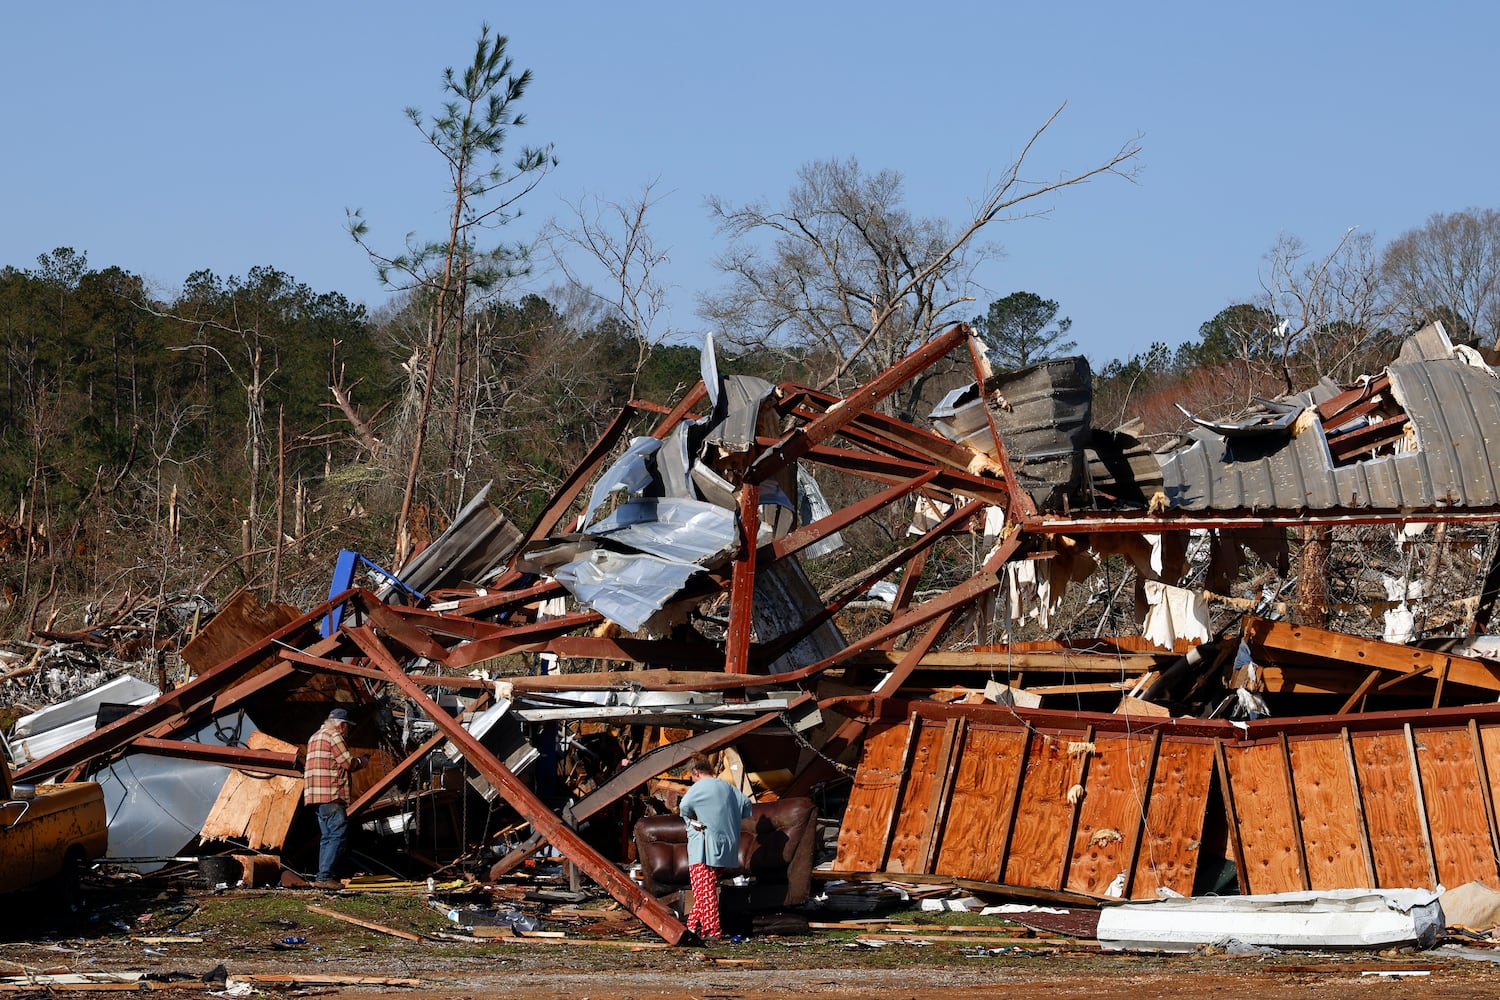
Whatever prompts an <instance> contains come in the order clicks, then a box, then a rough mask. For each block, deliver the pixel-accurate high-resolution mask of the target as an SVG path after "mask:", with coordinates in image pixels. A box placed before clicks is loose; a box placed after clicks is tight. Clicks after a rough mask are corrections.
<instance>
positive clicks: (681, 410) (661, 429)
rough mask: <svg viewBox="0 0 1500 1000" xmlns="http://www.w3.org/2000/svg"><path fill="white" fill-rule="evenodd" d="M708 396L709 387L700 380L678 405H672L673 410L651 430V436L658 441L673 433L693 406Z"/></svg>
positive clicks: (691, 410)
mask: <svg viewBox="0 0 1500 1000" xmlns="http://www.w3.org/2000/svg"><path fill="white" fill-rule="evenodd" d="M707 396H708V387H707V386H705V385H704V384H703V383H702V382H701V381H700V382H699V383H698V384H697V385H695V386H693V387H692V388H691V389H689V390H688V392H687V395H686V396H683V397H682V400H681V401H680V402H679V403H678V404H677V405H676V406H674V407H672V412H670V413H668V414H667V415H666V416H665V417H663V418H662V419H661V422H660V423H658V424H657V425H656V429H655V430H653V431H652V432H651V436H652V437H654V438H656V439H657V440H658V441H660V440H661V439H662V438H665V437H666V436H667V435H668V434H670V433H672V428H674V427H676V426H677V425H678V424H680V423H682V422H683V421H684V420H685V419H687V417H688V415H689V414H691V413H692V412H693V407H695V406H697V405H698V404H699V403H701V402H703V400H704V399H705V398H706V397H707Z"/></svg>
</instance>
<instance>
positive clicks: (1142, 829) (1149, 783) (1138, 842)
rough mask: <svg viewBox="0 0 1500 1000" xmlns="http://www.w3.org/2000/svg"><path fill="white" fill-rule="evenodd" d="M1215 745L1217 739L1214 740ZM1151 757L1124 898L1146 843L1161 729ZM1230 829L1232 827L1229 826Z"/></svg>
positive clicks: (1153, 741) (1132, 887) (1131, 888)
mask: <svg viewBox="0 0 1500 1000" xmlns="http://www.w3.org/2000/svg"><path fill="white" fill-rule="evenodd" d="M1215 744H1216V745H1217V741H1215ZM1150 752H1151V759H1150V760H1148V761H1147V762H1146V773H1145V775H1144V777H1143V778H1142V780H1141V796H1140V801H1141V815H1140V818H1139V819H1138V820H1137V821H1136V824H1135V830H1134V832H1132V833H1131V842H1130V854H1129V861H1128V862H1127V863H1126V865H1125V890H1124V891H1123V892H1122V893H1121V894H1120V895H1121V896H1122V897H1124V898H1125V899H1131V898H1133V896H1132V893H1133V892H1134V890H1135V873H1136V872H1137V871H1139V870H1140V867H1141V864H1140V862H1141V847H1142V846H1143V845H1144V844H1145V843H1146V831H1147V829H1148V828H1147V826H1146V818H1147V816H1149V815H1150V812H1151V790H1152V787H1153V786H1154V785H1155V784H1156V762H1157V761H1158V760H1159V759H1160V757H1161V730H1160V729H1157V730H1155V731H1154V732H1152V734H1151V751H1150ZM1127 759H1128V758H1127ZM1231 830H1232V828H1231Z"/></svg>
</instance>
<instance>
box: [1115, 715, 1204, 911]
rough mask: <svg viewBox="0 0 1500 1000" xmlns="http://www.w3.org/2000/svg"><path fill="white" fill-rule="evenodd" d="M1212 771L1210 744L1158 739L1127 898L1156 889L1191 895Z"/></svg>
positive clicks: (1150, 893)
mask: <svg viewBox="0 0 1500 1000" xmlns="http://www.w3.org/2000/svg"><path fill="white" fill-rule="evenodd" d="M1213 772H1214V748H1213V744H1212V743H1199V742H1187V741H1181V740H1167V739H1164V740H1162V743H1161V749H1160V750H1159V751H1158V753H1157V761H1156V776H1155V778H1154V779H1153V780H1152V782H1151V799H1150V803H1149V805H1148V807H1147V809H1146V829H1145V833H1144V834H1143V835H1142V837H1141V845H1140V848H1139V850H1138V851H1137V856H1136V859H1135V877H1134V879H1133V880H1132V882H1131V889H1130V895H1131V898H1133V899H1151V898H1155V896H1156V890H1157V889H1158V888H1166V889H1171V890H1172V891H1173V892H1179V893H1181V894H1182V895H1184V896H1188V895H1191V894H1192V892H1193V879H1194V877H1195V876H1196V875H1197V874H1198V864H1199V861H1200V857H1199V853H1198V848H1199V847H1200V846H1201V844H1202V840H1203V817H1204V813H1205V812H1206V810H1207V808H1208V791H1209V786H1210V785H1211V784H1212V782H1213ZM1211 860H1212V861H1214V862H1215V863H1218V861H1219V859H1218V858H1213V859H1211Z"/></svg>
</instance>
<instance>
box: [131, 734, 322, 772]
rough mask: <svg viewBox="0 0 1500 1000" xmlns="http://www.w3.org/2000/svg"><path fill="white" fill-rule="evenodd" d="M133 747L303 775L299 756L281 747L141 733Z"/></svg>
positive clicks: (161, 754)
mask: <svg viewBox="0 0 1500 1000" xmlns="http://www.w3.org/2000/svg"><path fill="white" fill-rule="evenodd" d="M130 749H131V750H138V751H140V752H142V753H149V754H155V755H156V756H158V757H174V758H176V759H178V760H195V761H198V762H199V763H202V764H220V765H222V766H224V767H235V768H239V769H240V770H242V771H263V772H265V773H266V774H284V775H288V776H290V777H293V778H300V777H302V768H301V767H299V766H298V764H297V755H296V754H295V753H285V752H283V751H280V750H250V749H246V748H244V747H228V746H223V745H221V744H217V743H195V742H191V741H188V740H163V739H157V738H156V737H154V736H137V737H136V738H135V739H133V740H131V741H130Z"/></svg>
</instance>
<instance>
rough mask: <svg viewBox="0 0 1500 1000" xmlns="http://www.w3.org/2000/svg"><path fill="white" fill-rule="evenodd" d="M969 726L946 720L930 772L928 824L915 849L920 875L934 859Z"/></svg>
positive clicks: (961, 722)
mask: <svg viewBox="0 0 1500 1000" xmlns="http://www.w3.org/2000/svg"><path fill="white" fill-rule="evenodd" d="M968 725H969V720H967V719H962V718H960V719H949V720H948V721H947V723H945V724H944V726H943V744H942V747H941V748H940V749H939V750H938V758H937V767H936V769H935V770H934V771H933V781H932V796H931V798H930V800H929V801H928V803H927V822H926V824H925V825H924V827H923V829H922V841H921V843H920V844H918V845H917V871H919V872H931V871H932V861H933V858H935V857H937V852H938V846H939V845H940V844H941V842H942V839H943V824H944V823H945V822H946V821H947V818H948V802H949V801H950V800H951V799H952V797H953V783H954V781H955V780H957V777H958V760H959V758H960V757H961V756H962V754H963V744H964V736H965V734H966V733H967V731H968Z"/></svg>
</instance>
